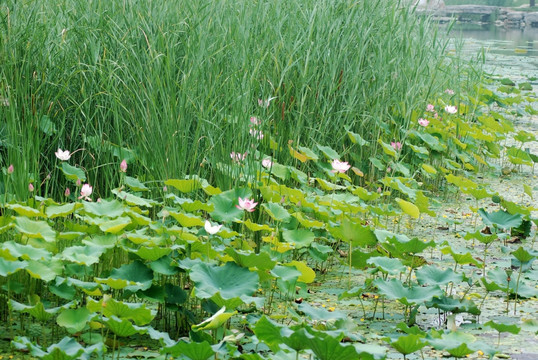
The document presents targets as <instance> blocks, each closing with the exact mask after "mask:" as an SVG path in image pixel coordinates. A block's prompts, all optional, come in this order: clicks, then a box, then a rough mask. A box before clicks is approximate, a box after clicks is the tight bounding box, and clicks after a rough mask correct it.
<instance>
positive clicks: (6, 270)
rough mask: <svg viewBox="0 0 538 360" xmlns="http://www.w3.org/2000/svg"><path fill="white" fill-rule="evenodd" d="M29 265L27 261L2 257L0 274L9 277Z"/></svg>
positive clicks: (0, 259)
mask: <svg viewBox="0 0 538 360" xmlns="http://www.w3.org/2000/svg"><path fill="white" fill-rule="evenodd" d="M27 266H28V262H27V261H9V260H4V259H3V258H1V257H0V276H3V277H7V276H8V275H11V274H14V273H16V272H17V271H19V270H22V269H24V268H26V267H27Z"/></svg>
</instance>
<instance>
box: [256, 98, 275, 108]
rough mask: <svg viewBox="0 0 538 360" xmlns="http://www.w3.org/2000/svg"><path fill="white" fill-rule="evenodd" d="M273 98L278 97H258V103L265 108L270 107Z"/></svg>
mask: <svg viewBox="0 0 538 360" xmlns="http://www.w3.org/2000/svg"><path fill="white" fill-rule="evenodd" d="M273 99H276V97H270V98H269V99H267V100H262V99H258V105H259V106H261V107H264V108H268V107H269V105H271V101H272V100H273Z"/></svg>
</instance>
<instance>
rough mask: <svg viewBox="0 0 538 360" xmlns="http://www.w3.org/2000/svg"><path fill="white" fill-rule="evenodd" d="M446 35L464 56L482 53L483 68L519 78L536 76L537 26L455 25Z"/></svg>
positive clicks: (537, 71) (537, 56)
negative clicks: (513, 27) (521, 27)
mask: <svg viewBox="0 0 538 360" xmlns="http://www.w3.org/2000/svg"><path fill="white" fill-rule="evenodd" d="M449 36H450V37H451V38H452V39H453V41H452V44H451V46H452V49H455V48H456V47H458V44H460V45H461V42H460V41H462V42H463V43H462V48H461V50H462V53H463V55H464V56H466V57H475V58H476V57H479V56H480V55H479V54H481V53H483V54H484V57H485V65H484V69H485V70H486V72H488V73H491V74H494V75H501V76H510V77H515V78H519V79H532V81H531V82H533V83H534V84H538V82H537V81H536V80H534V78H538V28H527V29H524V30H521V29H505V28H504V27H498V26H494V25H487V26H479V25H472V24H462V25H456V26H454V27H453V28H452V30H451V32H450V34H449Z"/></svg>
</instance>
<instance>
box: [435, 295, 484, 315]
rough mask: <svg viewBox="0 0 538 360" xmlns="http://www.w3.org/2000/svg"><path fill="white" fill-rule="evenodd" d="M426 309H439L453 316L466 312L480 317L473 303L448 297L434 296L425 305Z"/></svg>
mask: <svg viewBox="0 0 538 360" xmlns="http://www.w3.org/2000/svg"><path fill="white" fill-rule="evenodd" d="M426 307H433V308H436V309H441V310H443V311H445V312H449V311H450V312H452V313H454V314H458V313H463V312H466V313H469V314H473V315H480V309H478V307H477V306H476V304H475V303H474V302H473V301H471V300H467V299H458V298H455V297H450V296H441V297H437V296H436V297H434V298H433V299H432V300H430V301H428V302H427V303H426Z"/></svg>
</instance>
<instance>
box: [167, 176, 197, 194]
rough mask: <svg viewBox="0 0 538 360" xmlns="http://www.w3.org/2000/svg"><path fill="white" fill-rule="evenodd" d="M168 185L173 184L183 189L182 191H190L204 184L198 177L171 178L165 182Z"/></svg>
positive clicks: (180, 189)
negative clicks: (188, 178) (185, 178)
mask: <svg viewBox="0 0 538 360" xmlns="http://www.w3.org/2000/svg"><path fill="white" fill-rule="evenodd" d="M164 184H165V185H166V186H172V187H175V188H176V189H178V190H179V191H181V192H182V193H189V192H193V191H195V190H198V189H201V188H202V184H201V183H200V181H199V180H197V179H190V180H178V179H169V180H166V181H165V182H164Z"/></svg>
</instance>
